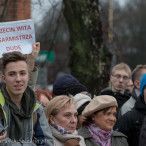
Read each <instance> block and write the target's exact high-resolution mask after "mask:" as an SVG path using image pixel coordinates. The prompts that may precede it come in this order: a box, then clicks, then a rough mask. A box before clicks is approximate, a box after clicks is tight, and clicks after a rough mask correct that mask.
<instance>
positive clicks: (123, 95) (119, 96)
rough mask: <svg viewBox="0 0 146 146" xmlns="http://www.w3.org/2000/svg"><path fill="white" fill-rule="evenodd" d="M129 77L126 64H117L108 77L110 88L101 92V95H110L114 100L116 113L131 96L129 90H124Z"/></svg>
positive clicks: (128, 68) (129, 71) (129, 73)
mask: <svg viewBox="0 0 146 146" xmlns="http://www.w3.org/2000/svg"><path fill="white" fill-rule="evenodd" d="M130 76H131V69H130V67H129V66H128V65H127V64H125V63H119V64H117V65H115V66H114V67H113V69H112V73H111V75H110V82H111V87H108V88H105V89H103V90H102V91H101V94H102V95H111V96H114V97H115V98H116V100H117V102H118V111H119V109H120V108H121V106H122V105H123V104H124V103H125V102H126V101H127V100H128V99H129V98H130V96H131V94H130V92H129V90H126V88H127V85H128V82H129V79H130ZM117 115H118V114H117Z"/></svg>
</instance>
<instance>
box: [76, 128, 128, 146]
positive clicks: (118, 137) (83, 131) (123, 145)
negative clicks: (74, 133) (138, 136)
mask: <svg viewBox="0 0 146 146" xmlns="http://www.w3.org/2000/svg"><path fill="white" fill-rule="evenodd" d="M78 135H81V136H82V137H83V138H84V140H85V144H86V145H87V146H100V145H99V144H97V143H96V142H95V141H94V139H93V138H92V136H91V135H90V132H89V131H88V129H87V128H86V127H82V128H80V129H79V130H78ZM111 138H112V144H111V146H128V143H127V137H126V136H125V135H124V134H122V133H120V132H116V131H114V132H113V134H112V136H111Z"/></svg>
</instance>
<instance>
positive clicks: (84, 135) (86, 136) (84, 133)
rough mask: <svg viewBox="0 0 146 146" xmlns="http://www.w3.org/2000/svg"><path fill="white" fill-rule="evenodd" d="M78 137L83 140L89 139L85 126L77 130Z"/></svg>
mask: <svg viewBox="0 0 146 146" xmlns="http://www.w3.org/2000/svg"><path fill="white" fill-rule="evenodd" d="M78 135H81V136H82V137H83V138H88V137H91V135H90V133H89V131H88V129H87V128H86V127H85V126H83V127H81V128H80V129H78Z"/></svg>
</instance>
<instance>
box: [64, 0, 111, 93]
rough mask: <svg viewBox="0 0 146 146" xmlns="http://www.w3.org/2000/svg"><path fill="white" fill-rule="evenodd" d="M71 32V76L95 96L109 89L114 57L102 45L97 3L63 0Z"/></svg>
mask: <svg viewBox="0 0 146 146" xmlns="http://www.w3.org/2000/svg"><path fill="white" fill-rule="evenodd" d="M63 3H64V12H63V13H64V16H65V18H66V21H67V24H68V28H69V32H70V43H71V45H70V55H71V58H70V68H71V73H72V74H73V75H74V76H75V77H77V78H78V79H79V81H80V82H81V83H82V84H84V85H85V86H87V88H88V90H89V92H91V93H92V94H96V95H97V94H99V92H100V90H101V89H103V88H104V87H106V86H108V81H109V72H110V65H111V57H112V56H111V54H110V53H109V51H108V49H107V48H106V47H105V45H104V44H103V38H102V35H103V34H102V26H101V21H100V14H99V9H98V0H63Z"/></svg>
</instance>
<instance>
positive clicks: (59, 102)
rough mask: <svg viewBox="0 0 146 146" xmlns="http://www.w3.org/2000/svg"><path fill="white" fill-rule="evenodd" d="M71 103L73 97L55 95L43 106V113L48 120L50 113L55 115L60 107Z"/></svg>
mask: <svg viewBox="0 0 146 146" xmlns="http://www.w3.org/2000/svg"><path fill="white" fill-rule="evenodd" d="M71 104H74V102H73V98H70V97H69V96H66V95H60V96H55V97H54V98H53V99H51V100H50V101H49V103H48V104H47V106H46V107H45V115H46V118H47V119H48V122H49V118H50V116H51V115H53V116H55V115H57V114H58V112H59V111H60V109H61V108H63V107H66V106H68V105H71Z"/></svg>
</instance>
